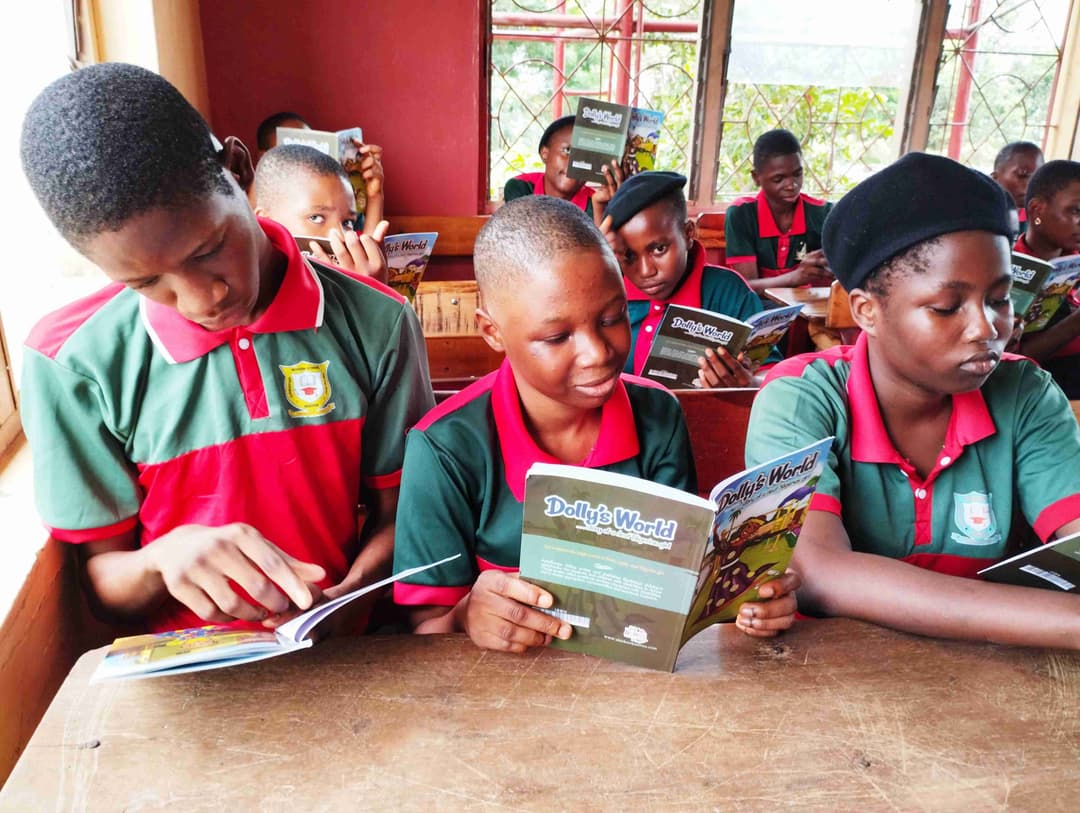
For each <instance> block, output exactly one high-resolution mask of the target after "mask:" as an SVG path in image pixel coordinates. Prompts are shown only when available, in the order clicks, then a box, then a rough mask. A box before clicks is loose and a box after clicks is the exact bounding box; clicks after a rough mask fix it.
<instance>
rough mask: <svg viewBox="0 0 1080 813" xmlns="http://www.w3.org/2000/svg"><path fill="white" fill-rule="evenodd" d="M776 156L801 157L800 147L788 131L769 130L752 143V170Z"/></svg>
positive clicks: (759, 167) (797, 140)
mask: <svg viewBox="0 0 1080 813" xmlns="http://www.w3.org/2000/svg"><path fill="white" fill-rule="evenodd" d="M778 155H802V145H801V144H799V139H797V138H796V137H795V134H794V133H792V132H791V131H790V130H769V132H767V133H762V134H761V135H759V136H758V139H757V141H755V142H754V169H761V167H763V166H764V165H765V162H766V161H768V160H769V159H770V158H776V157H777V156H778Z"/></svg>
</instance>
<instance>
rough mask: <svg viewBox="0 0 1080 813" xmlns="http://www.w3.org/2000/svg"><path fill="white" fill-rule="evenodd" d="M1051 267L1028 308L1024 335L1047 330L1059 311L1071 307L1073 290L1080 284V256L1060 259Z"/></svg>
mask: <svg viewBox="0 0 1080 813" xmlns="http://www.w3.org/2000/svg"><path fill="white" fill-rule="evenodd" d="M1050 265H1051V266H1053V270H1052V271H1051V272H1050V273H1049V275H1048V276H1047V277H1046V282H1044V283H1043V289H1042V291H1041V292H1040V293H1039V295H1038V296H1036V297H1035V301H1034V302H1032V303H1031V305H1030V307H1029V308H1028V313H1027V325H1026V326H1025V327H1024V333H1035V332H1037V331H1039V330H1045V329H1046V327H1047V326H1048V325H1049V324H1050V320H1051V319H1053V318H1054V315H1055V314H1057V312H1058V311H1059V310H1061V309H1062V308H1066V309H1067V308H1069V307H1070V304H1069V300H1070V298H1071V295H1072V293H1073V289H1075V288H1076V286H1077V284H1078V283H1080V256H1069V257H1058V258H1056V259H1054V260H1051V261H1050Z"/></svg>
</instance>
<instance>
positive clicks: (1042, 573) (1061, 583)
mask: <svg viewBox="0 0 1080 813" xmlns="http://www.w3.org/2000/svg"><path fill="white" fill-rule="evenodd" d="M1020 569H1021V570H1022V571H1024V572H1025V573H1030V574H1031V575H1032V576H1038V577H1039V578H1040V579H1043V580H1044V581H1048V582H1050V584H1052V585H1054V586H1055V587H1058V588H1060V589H1062V590H1075V589H1076V585H1075V584H1073V583H1072V582H1071V581H1069V580H1068V579H1064V578H1062V576H1061V574H1060V573H1055V572H1054V571H1052V570H1043V569H1042V568H1041V567H1036V566H1035V565H1024V566H1023V567H1021V568H1020ZM570 623H571V624H573V623H574V622H573V621H571V622H570Z"/></svg>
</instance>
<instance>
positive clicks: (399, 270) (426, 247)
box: [383, 232, 439, 302]
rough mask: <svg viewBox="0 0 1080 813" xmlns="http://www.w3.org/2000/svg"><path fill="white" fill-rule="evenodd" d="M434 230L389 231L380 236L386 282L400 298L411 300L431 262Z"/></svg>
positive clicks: (436, 233)
mask: <svg viewBox="0 0 1080 813" xmlns="http://www.w3.org/2000/svg"><path fill="white" fill-rule="evenodd" d="M438 236H439V233H438V232H420V233H415V234H391V235H390V236H388V237H386V238H384V239H383V253H384V254H385V255H386V267H387V282H388V283H389V285H390V287H391V288H393V289H394V290H395V291H397V292H398V293H399V294H401V295H402V296H403V297H405V298H406V299H408V300H409V302H413V301H414V300H415V299H416V289H417V287H418V286H419V285H420V279H421V277H423V276H424V271H425V269H427V267H428V263H429V262H430V261H431V251H432V249H434V248H435V240H436V239H437V238H438Z"/></svg>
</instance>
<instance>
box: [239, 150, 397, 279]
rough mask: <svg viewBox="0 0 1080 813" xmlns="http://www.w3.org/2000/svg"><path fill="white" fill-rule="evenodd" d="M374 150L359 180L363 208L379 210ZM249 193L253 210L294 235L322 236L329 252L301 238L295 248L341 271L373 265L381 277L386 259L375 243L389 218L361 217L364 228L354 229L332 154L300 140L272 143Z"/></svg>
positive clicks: (342, 176) (344, 181) (343, 178)
mask: <svg viewBox="0 0 1080 813" xmlns="http://www.w3.org/2000/svg"><path fill="white" fill-rule="evenodd" d="M366 146H367V147H373V146H374V145H370V144H369V145H366ZM378 149H379V148H378V147H375V150H378ZM377 156H378V153H373V152H369V153H368V154H367V156H366V158H367V160H369V161H371V162H373V164H372V166H371V167H369V169H368V170H366V171H365V182H366V185H367V190H368V195H369V197H368V199H367V200H368V202H367V205H368V211H369V212H379V213H381V212H382V165H381V163H380V162H379V160H378V157H377ZM368 173H370V175H371V177H370V178H369V177H368ZM252 198H253V199H254V206H255V214H257V215H258V216H259V217H266V218H270V219H271V220H276V221H277V222H278V223H280V224H281V225H282V226H284V227H285V228H286V229H288V230H289V232H290V233H291V234H292V235H293V236H294V237H297V238H303V237H325V238H327V239H328V240H329V241H330V245H331V247H332V248H333V254H332V255H331V254H328V253H327V252H326V251H324V250H323V248H322V246H320V245H319V244H318V243H316V242H314V241H310V240H309V241H303V240H302V239H301V241H300V242H301V243H302V245H301V248H302V249H304V250H305V251H310V252H311V254H312V256H314V257H315V258H316V259H318V260H321V261H322V262H328V263H332V264H334V265H337V266H338V267H340V268H344V269H345V270H346V271H357V270H358V269H373V270H374V272H375V273H374V274H373V276H374V277H375V279H378V280H379V281H380V282H386V263H385V262H384V261H383V260H382V255H381V252H380V250H379V244H380V243H381V242H382V239H383V237H384V236H385V235H386V229H387V227H388V226H389V224H388V223H387V222H386V221H385V220H383V221H381V222H378V223H376V222H375V221H374V220H372V219H367V220H365V228H369V229H370V231H365V232H364V233H363V234H357V232H356V231H355V230H354V229H353V223H354V221H355V220H356V198H355V196H354V195H353V188H352V186H351V184H350V183H349V176H348V174H347V173H346V172H345V169H344V168H343V167H342V166H341V164H340V163H339V162H338V161H337V160H335V159H334V158H331V157H330V156H329V155H326V154H325V153H322V152H320V151H319V150H317V149H315V148H314V147H307V146H304V145H301V144H285V145H284V146H281V147H274V148H273V149H272V150H270V151H269V152H268V153H266V155H264V156H263V159H262V160H261V161H260V162H259V166H258V168H257V169H256V170H255V182H254V184H253V185H252ZM305 243H306V244H305Z"/></svg>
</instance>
